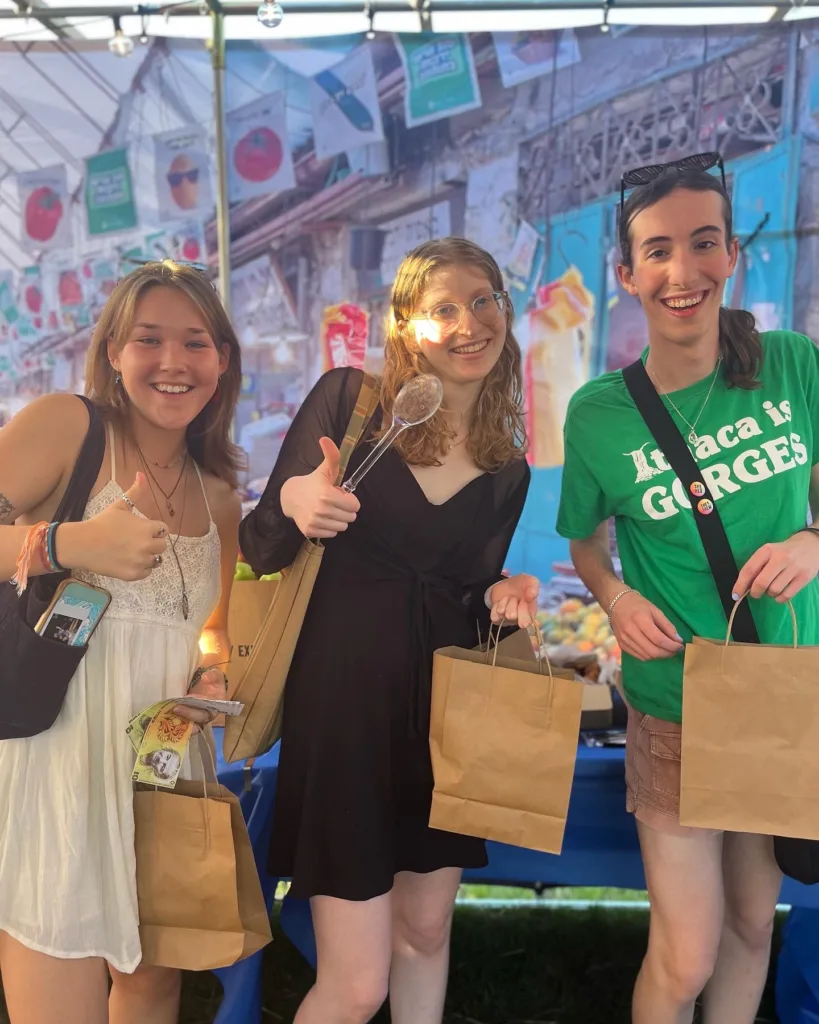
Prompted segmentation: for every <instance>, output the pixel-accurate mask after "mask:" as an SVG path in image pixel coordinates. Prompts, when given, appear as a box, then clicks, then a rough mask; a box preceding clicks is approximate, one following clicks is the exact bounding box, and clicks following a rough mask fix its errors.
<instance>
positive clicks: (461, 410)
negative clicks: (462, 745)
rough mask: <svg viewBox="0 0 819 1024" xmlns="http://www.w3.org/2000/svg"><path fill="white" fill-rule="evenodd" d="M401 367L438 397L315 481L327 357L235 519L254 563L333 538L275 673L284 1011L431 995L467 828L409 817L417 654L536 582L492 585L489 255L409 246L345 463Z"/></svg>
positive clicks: (505, 493) (517, 380)
mask: <svg viewBox="0 0 819 1024" xmlns="http://www.w3.org/2000/svg"><path fill="white" fill-rule="evenodd" d="M419 372H431V373H434V374H436V375H437V376H438V377H439V378H440V379H441V381H442V382H443V386H444V402H443V405H442V407H441V410H440V412H439V413H437V414H436V416H435V417H433V419H431V420H430V421H429V422H427V423H426V424H424V425H422V426H419V427H415V428H412V429H410V430H408V431H406V432H405V433H404V434H403V435H402V436H401V437H400V438H399V440H398V442H397V443H396V445H395V447H394V448H393V449H392V450H391V451H389V452H388V453H387V454H386V455H384V456H383V458H382V459H381V460H380V461H379V462H378V463H377V464H376V465H375V467H374V468H373V469H372V471H371V472H370V473H369V475H368V476H366V477H365V479H364V481H363V482H362V484H361V485H360V486H359V488H358V492H357V494H358V497H356V496H353V495H350V494H347V493H346V492H344V491H342V490H341V489H340V488H337V487H335V486H334V483H335V478H336V472H337V468H338V464H339V445H340V444H341V442H342V438H343V436H344V434H345V431H346V427H347V423H348V421H349V419H350V415H351V413H352V411H353V408H354V406H355V404H356V399H357V396H358V393H359V388H360V385H361V380H362V373H361V371H360V370H351V369H337V370H331V371H330V372H329V373H327V374H325V375H324V376H323V377H322V378H321V380H320V381H319V382H318V384H317V385H316V387H315V388H314V389H313V391H312V393H311V394H310V395H309V396H308V398H307V400H306V401H305V403H304V405H303V406H302V408H301V409H300V411H299V413H298V415H297V417H296V419H295V421H294V423H293V425H292V427H291V428H290V430H289V432H288V434H287V437H286V438H285V442H284V445H283V447H282V451H281V454H280V456H279V459H278V461H277V463H276V467H275V469H274V471H273V475H272V477H271V479H270V482H269V485H268V487H267V490H266V491H265V494H264V496H263V498H262V500H261V502H260V503H259V506H258V507H257V508H256V509H255V510H254V511H253V512H251V514H250V515H249V516H248V518H247V519H245V521H244V523H243V524H242V527H241V534H240V540H241V547H242V551H243V553H244V555H245V557H246V558H247V559H248V560H249V562H250V563H251V565H252V566H253V568H254V569H255V570H256V571H257V572H264V573H267V572H272V571H275V570H278V569H281V568H283V567H284V566H287V565H289V564H290V563H291V562H292V560H293V558H294V557H295V555H296V552H297V551H298V549H299V546H300V544H301V542H302V540H303V538H304V537H313V538H315V537H320V538H333V539H332V540H329V542H328V543H327V545H326V552H325V555H324V560H323V563H322V567H321V571H320V573H319V577H318V581H317V583H316V587H315V590H314V591H313V595H312V599H311V603H310V607H309V609H308V612H307V616H306V618H305V621H304V626H303V629H302V633H301V637H300V640H299V644H298V647H297V650H296V654H295V657H294V659H293V664H292V668H291V671H290V675H289V678H288V684H287V695H286V700H285V712H284V735H283V739H282V749H281V758H280V767H279V782H278V793H277V798H276V817H275V822H274V827H273V843H272V849H271V854H270V870H271V872H272V873H274V874H275V875H278V876H283V877H292V879H293V882H292V890H291V891H292V893H293V894H294V895H295V896H299V897H303V898H308V897H309V898H310V899H311V906H312V914H313V922H314V925H315V932H316V941H317V947H318V976H317V980H316V984H315V987H314V988H313V989H312V990H311V991H310V993H309V994H308V995H307V997H306V999H305V1001H304V1003H303V1004H302V1006H301V1008H300V1009H299V1011H298V1013H297V1015H296V1021H297V1022H298V1024H342V1022H343V1024H358V1022H364V1021H367V1020H369V1019H370V1018H371V1017H372V1016H373V1015H374V1014H375V1013H376V1012H377V1011H378V1009H379V1007H380V1006H381V1004H382V1002H383V1001H384V1000H385V998H386V997H387V992H388V989H389V994H390V1008H391V1015H392V1020H393V1024H437V1022H440V1020H441V1015H442V1013H443V1006H444V996H445V993H446V980H447V972H448V958H449V931H450V922H451V917H452V908H453V904H454V901H455V895H456V893H457V890H458V885H459V883H460V878H461V869H462V868H465V867H477V866H480V865H483V864H485V863H486V852H485V847H484V843H483V841H482V840H479V839H475V838H472V837H469V836H463V835H456V834H453V833H449V832H441V831H436V830H434V829H430V828H429V827H428V820H429V809H430V802H431V795H432V772H431V767H430V756H429V746H428V743H429V702H430V681H431V671H432V652H433V651H434V650H435V649H436V648H438V647H444V646H448V645H450V644H456V645H459V646H461V647H474V646H475V644H476V643H477V641H478V627H479V625H480V627H481V629H482V633H483V636H484V637H485V636H486V632H487V629H488V625H489V616H490V609H491V615H492V618H493V619H494V621H496V622H498V621H500V620H501V619H502V618H504V617H505V618H506V619H507V620H513V621H516V622H519V623H520V624H521V625H528V623H529V622H530V621H531V618H532V616H533V614H534V611H535V604H536V598H537V590H538V582H537V580H536V579H534V577H531V576H522V575H521V576H514V577H512V578H511V579H507V580H503V581H500V575H501V570H502V568H503V564H504V559H505V557H506V552H507V549H508V547H509V542H510V540H511V538H512V534H513V533H514V531H515V527H516V526H517V523H518V519H519V518H520V514H521V510H522V508H523V503H524V501H525V498H526V492H527V488H528V486H529V469H528V467H527V464H526V461H525V458H524V454H525V432H524V424H523V411H522V408H521V358H520V350H519V348H518V345H517V342H516V341H515V337H514V334H513V333H512V311H511V306H510V303H509V298H508V296H507V294H506V292H505V291H504V288H503V279H502V276H501V272H500V270H499V269H498V266H497V264H496V263H495V261H494V259H492V257H491V256H490V255H489V254H488V253H487V252H485V251H484V250H483V249H480V248H479V247H478V246H476V245H473V244H472V243H471V242H468V241H465V240H464V239H456V238H447V239H439V240H437V241H432V242H427V243H425V244H424V245H421V246H419V247H418V248H417V249H415V250H414V251H413V252H411V253H410V254H409V255H408V256H407V257H406V259H405V260H404V261H403V263H402V264H401V267H400V268H399V271H398V275H397V277H396V280H395V283H394V286H393V290H392V298H391V308H390V316H389V323H388V330H387V339H386V365H385V371H384V375H383V379H382V380H381V383H380V387H381V391H380V395H381V405H380V407H379V409H378V410H377V411H376V414H375V416H374V417H373V420H372V421H371V424H370V427H369V429H368V430H367V431H366V432H365V435H364V441H363V442H362V443H361V444H360V445H359V447H358V449H357V450H356V451H355V452H354V454H353V456H352V459H351V462H350V466H351V470H352V469H354V468H355V467H356V466H357V465H359V464H360V463H361V461H362V460H363V458H364V457H365V456H366V454H367V452H368V450H369V448H370V443H371V441H372V439H373V438H374V437H376V436H378V435H379V434H380V433H381V432H382V431H383V430H384V429H385V428H386V427H388V426H389V424H390V422H391V416H390V411H391V408H392V404H393V402H394V400H395V396H396V395H397V394H398V392H399V390H400V388H401V387H402V385H403V384H405V383H406V382H407V381H408V380H410V379H411V378H412V377H414V376H415V375H416V374H418V373H419Z"/></svg>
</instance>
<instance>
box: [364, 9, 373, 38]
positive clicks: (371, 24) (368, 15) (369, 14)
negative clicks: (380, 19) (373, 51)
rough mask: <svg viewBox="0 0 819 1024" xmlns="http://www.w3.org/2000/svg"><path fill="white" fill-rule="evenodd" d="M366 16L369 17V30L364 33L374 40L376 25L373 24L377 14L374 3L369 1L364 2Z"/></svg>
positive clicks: (365, 36)
mask: <svg viewBox="0 0 819 1024" xmlns="http://www.w3.org/2000/svg"><path fill="white" fill-rule="evenodd" d="M364 17H365V18H366V19H367V31H366V32H365V33H364V38H365V39H369V40H370V42H372V40H373V39H375V27H374V25H373V22H374V21H375V14H374V13H373V9H372V4H370V3H369V2H368V3H366V4H364Z"/></svg>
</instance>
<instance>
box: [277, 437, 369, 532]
mask: <svg viewBox="0 0 819 1024" xmlns="http://www.w3.org/2000/svg"><path fill="white" fill-rule="evenodd" d="M319 445H320V447H321V452H322V455H323V456H324V459H323V461H322V463H321V465H319V466H318V467H317V468H316V469H314V470H313V472H312V473H308V474H307V476H291V477H290V479H289V480H287V481H285V483H284V486H283V487H282V489H281V503H282V512H284V514H285V515H286V516H287V518H288V519H292V520H293V522H294V523H295V524H296V526H298V528H299V530H300V531H301V532H302V533H303V534H304V536H305V537H315V538H320V539H325V538H327V537H335V536H336V534H339V533H343V532H344V530H346V529H347V527H348V526H349V525H350V523H352V522H355V518H356V515H357V513H358V510H359V508H361V505H360V504H359V502H358V498H356V497H355V496H354V495H352V494H347V492H346V491H342V489H341V488H340V487H336V478H337V477H338V466H339V460H340V455H339V451H338V448H337V447H336V445H335V444H334V443H333V441H332V440H331V439H330V438H329V437H322V438H321V440H320V441H319Z"/></svg>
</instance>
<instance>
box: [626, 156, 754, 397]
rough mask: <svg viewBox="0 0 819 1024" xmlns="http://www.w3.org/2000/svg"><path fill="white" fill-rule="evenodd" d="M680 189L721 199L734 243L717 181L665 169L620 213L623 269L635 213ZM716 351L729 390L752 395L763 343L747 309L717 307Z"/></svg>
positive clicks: (727, 233) (696, 173)
mask: <svg viewBox="0 0 819 1024" xmlns="http://www.w3.org/2000/svg"><path fill="white" fill-rule="evenodd" d="M683 188H684V189H688V190H689V191H691V192H716V193H717V195H718V196H721V197H722V212H723V216H724V218H725V240H726V244H729V243H730V242H731V240H732V239H733V237H734V227H733V216H732V212H731V200H730V198H729V196H728V193H727V192H726V191H725V189H724V188H723V186H722V182H721V181H720V179H719V178H717V177H715V176H714V175H713V174H708V173H707V172H706V171H698V170H691V169H680V168H678V167H673V166H672V167H668V168H667V169H666V170H665V171H663V173H662V174H661V175H660V176H659V177H658V178H655V179H654V181H651V182H649V183H648V184H647V185H640V186H638V187H637V188H635V189H634V191H633V192H632V193H631V195H630V196H629V197H628V199H627V200H626V201H625V204H624V206H623V209H622V210H621V211H620V223H619V225H618V233H619V237H620V257H621V260H622V263H623V265H624V266H626V267H628V268H629V270H631V269H632V266H633V264H632V254H631V237H630V228H631V223H632V221H633V220H634V218H635V217H636V216H637V214H638V213H641V212H642V211H643V210H647V209H648V208H649V207H651V206H654V204H655V203H658V202H659V201H660V200H661V199H665V197H666V196H669V195H671V193H672V192H676V191H677V190H678V189H683ZM719 350H720V355H721V356H722V363H723V366H724V367H725V380H726V382H727V384H728V386H729V387H737V388H744V389H745V390H747V391H753V390H755V389H756V388H758V387H760V386H761V382H760V380H759V374H760V371H761V370H762V342H761V341H760V338H759V331H758V330H757V328H756V320H755V319H754V316H753V313H749V312H748V311H747V310H746V309H728V308H726V307H725V306H722V307H720V311H719Z"/></svg>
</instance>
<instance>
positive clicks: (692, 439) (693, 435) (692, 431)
mask: <svg viewBox="0 0 819 1024" xmlns="http://www.w3.org/2000/svg"><path fill="white" fill-rule="evenodd" d="M646 362H647V361H646ZM721 362H722V356H719V357H718V359H717V365H716V366H715V367H714V373H713V376H712V377H711V387H710V388H709V389H708V394H707V395H706V396H705V401H704V402H703V403H702V405H701V406H700V411H699V412H698V413H697V418H696V419H695V420H694V422H693V423H691V422H690V421H689V420H688V419H686V418H685V416H683V414H682V413H681V412H680V410H679V409H678V408H677V406H676V405H675V403H674V399H673V398H672V397H671V395H669V394H668V392H666V390H665V388H664V387H663V386H662V384H661V383H660V381H659V378H658V377H657V374H656V373H655V372H654V371H653V370H649V373H650V374H651V376H652V377H653V378H654V383H655V385H656V386H657V387H658V388H659V389H660V392H661V393H665V397H666V398H667V399H668V401H669V402H670V403H671V408H672V409H673V410H674V412H676V414H677V415H678V416H679V417H680V419H681V420H682V421H683V423H685V425H686V426H687V427H688V430H689V433H688V443H689V444H690V445H691V446H692V447H694V448H696V447H697V445H698V444H699V443H700V437H699V434H698V433H697V424H698V423H699V421H700V417H701V416H702V414H703V412H705V407H706V405H708V399H709V398H710V397H711V392H712V391H713V390H714V385H715V384H716V382H717V374H718V373H719V367H720V363H721Z"/></svg>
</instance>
